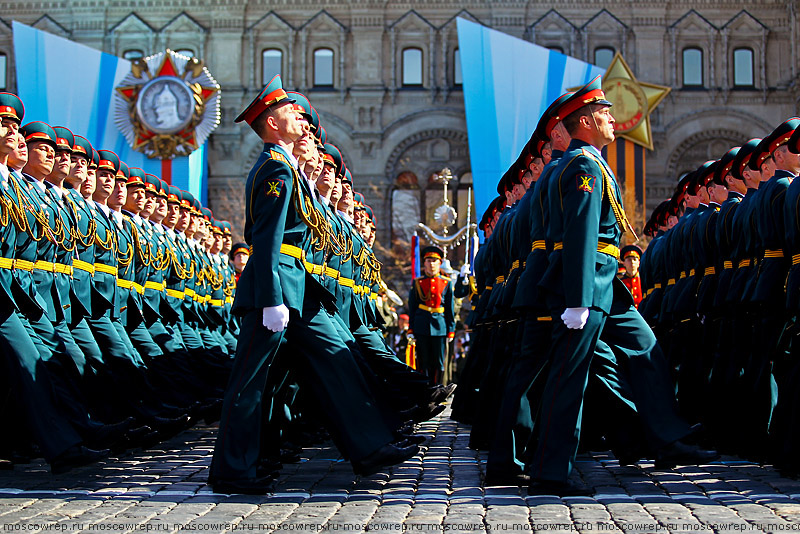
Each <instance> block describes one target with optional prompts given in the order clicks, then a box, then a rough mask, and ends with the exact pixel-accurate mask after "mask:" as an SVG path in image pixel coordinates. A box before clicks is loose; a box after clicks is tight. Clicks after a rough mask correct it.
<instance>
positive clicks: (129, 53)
mask: <svg viewBox="0 0 800 534" xmlns="http://www.w3.org/2000/svg"><path fill="white" fill-rule="evenodd" d="M122 57H124V58H125V59H127V60H130V61H133V60H134V59H139V58H140V57H144V52H143V51H141V50H138V49H136V48H132V49H130V50H125V51H124V52H123V53H122Z"/></svg>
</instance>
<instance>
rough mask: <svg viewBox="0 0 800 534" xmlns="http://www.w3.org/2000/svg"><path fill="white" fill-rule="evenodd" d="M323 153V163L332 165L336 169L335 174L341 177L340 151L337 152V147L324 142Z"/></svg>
mask: <svg viewBox="0 0 800 534" xmlns="http://www.w3.org/2000/svg"><path fill="white" fill-rule="evenodd" d="M324 146H325V155H324V156H323V157H322V159H324V160H325V163H328V164H330V165H333V168H334V169H335V170H336V176H337V177H341V175H342V165H343V162H342V153H341V152H339V149H338V148H336V147H335V146H334V145H332V144H330V143H325V145H324Z"/></svg>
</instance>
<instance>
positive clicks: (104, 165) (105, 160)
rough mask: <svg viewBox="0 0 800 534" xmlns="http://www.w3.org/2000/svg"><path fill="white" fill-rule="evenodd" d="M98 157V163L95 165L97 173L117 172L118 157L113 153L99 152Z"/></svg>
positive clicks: (108, 151)
mask: <svg viewBox="0 0 800 534" xmlns="http://www.w3.org/2000/svg"><path fill="white" fill-rule="evenodd" d="M98 155H99V156H100V161H99V162H98V163H97V170H98V171H103V170H106V171H111V172H113V173H114V174H116V173H117V171H119V166H120V163H121V162H120V160H119V156H117V155H116V154H115V153H113V152H111V151H110V150H99V151H98Z"/></svg>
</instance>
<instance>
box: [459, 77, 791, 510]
mask: <svg viewBox="0 0 800 534" xmlns="http://www.w3.org/2000/svg"><path fill="white" fill-rule="evenodd" d="M610 108H611V103H610V102H609V101H607V100H606V99H605V95H604V93H603V91H602V89H601V84H600V77H597V78H595V79H594V80H592V81H591V82H590V83H588V84H587V85H586V86H584V87H582V88H580V89H579V90H577V91H575V92H569V93H566V94H564V95H562V96H561V97H559V98H558V99H556V100H555V101H554V102H553V103H552V104H551V105H550V106H549V108H548V109H547V110H546V111H545V113H544V114H543V115H542V117H541V118H540V120H539V123H538V125H537V127H536V129H535V131H534V133H533V135H532V136H531V139H530V141H529V142H528V143H527V145H526V146H525V148H524V150H523V152H522V153H521V154H520V156H519V158H518V159H517V161H516V162H515V163H514V164H512V166H511V168H510V169H509V170H508V171H507V172H506V173H505V174H504V175H503V176H502V178H501V180H500V182H499V183H498V186H497V191H498V194H499V196H498V197H497V198H496V199H495V200H494V201H493V202H492V203H491V204H490V206H489V208H488V209H487V211H486V212H485V213H484V214H483V216H482V218H481V219H480V223H479V228H480V229H481V230H482V231H483V232H484V235H485V237H486V241H485V244H484V246H482V247H481V248H480V249H479V250H478V252H477V254H476V257H475V260H474V264H475V265H474V275H470V274H469V271H470V267H469V266H465V268H464V269H462V272H461V276H460V280H459V281H457V282H456V284H455V291H456V297H468V298H469V299H470V301H471V305H472V311H471V313H470V315H469V317H468V319H467V323H468V324H469V326H470V327H471V329H472V340H471V347H470V353H469V356H468V358H467V362H466V364H465V367H464V370H463V372H462V374H461V376H460V386H459V391H458V393H457V394H456V396H455V399H454V400H453V414H452V417H453V418H454V419H456V420H458V421H460V422H464V423H469V424H471V425H472V429H471V433H470V447H472V448H476V449H482V450H488V451H489V456H488V462H487V470H486V480H485V482H486V484H487V485H522V484H525V485H528V491H529V493H530V494H548V495H562V496H564V495H585V494H591V493H592V489H591V488H589V487H587V486H585V485H583V484H582V483H580V482H579V481H577V480H576V478H575V477H574V476H571V475H572V471H573V467H574V463H575V458H576V454H577V452H578V450H579V446H581V445H582V446H583V447H585V448H587V449H589V450H591V449H590V448H591V447H592V445H600V446H601V450H607V449H608V448H611V449H612V451H613V452H614V453H615V455H616V456H617V458H618V459H619V461H620V463H621V464H632V463H635V462H637V461H638V460H640V459H641V458H645V457H648V458H653V457H654V458H655V461H656V466H657V467H672V466H675V465H679V464H695V463H703V462H708V461H712V460H714V459H716V458H717V457H718V454H717V452H716V451H715V450H711V449H708V448H706V445H705V442H704V441H703V440H704V438H707V436H708V434H707V433H705V432H704V431H703V430H704V429H703V427H701V426H692V423H696V422H697V421H696V420H695V419H696V417H695V414H696V411H697V408H698V404H697V403H695V404H693V405H692V409H687V410H684V411H682V412H681V411H679V405H678V403H677V402H676V398H675V389H674V386H673V374H672V371H673V369H672V366H671V365H670V364H671V360H669V359H668V356H667V355H665V353H664V351H663V350H662V345H661V344H660V343H659V342H658V340H657V338H656V335H654V333H653V330H652V329H651V328H650V326H649V325H648V323H647V322H646V321H645V319H644V318H643V317H642V314H640V313H639V311H637V307H636V304H637V302H636V300H635V299H634V297H633V296H632V294H631V291H629V288H630V289H633V290H634V291H635V292H637V291H636V288H637V284H640V285H641V289H644V290H645V291H646V282H644V280H645V277H644V276H642V279H641V280H639V279H638V272H636V271H637V270H638V269H637V268H638V258H639V256H640V255H641V253H640V249H638V248H631V247H626V248H625V249H624V252H625V254H624V256H625V262H626V264H630V274H629V275H626V276H624V277H623V278H631V280H628V281H623V280H622V279H620V278H618V277H617V272H618V268H619V262H620V259H621V258H620V241H621V238H622V235H623V234H624V233H626V232H631V234H633V229H632V227H631V225H630V223H629V221H628V219H627V216H626V214H625V210H624V209H623V205H622V200H621V198H622V196H621V193H620V190H619V187H618V185H617V182H616V179H615V177H614V175H613V172H612V171H611V169H610V167H609V166H608V164H607V163H606V162H605V160H604V159H603V157H602V155H601V152H600V151H601V149H602V148H603V147H604V146H606V145H608V144H609V143H611V142H612V141H614V118H613V116H612V115H611V112H610ZM704 185H705V183H704ZM771 213H774V210H773V211H772V212H771ZM704 235H705V234H698V236H704ZM781 235H783V234H782V233H781ZM636 239H637V238H636V236H635V235H633V237H632V240H636ZM683 244H685V245H686V246H687V247H688V241H685V242H683ZM687 250H688V249H680V250H676V251H675V254H676V255H675V256H674V259H675V261H678V262H682V261H684V260H686V259H687V256H689V255H688V253H687ZM648 253H649V250H648V252H646V253H645V258H646V257H647V256H648ZM642 263H643V269H645V270H646V269H647V268H648V267H649V264H648V263H647V262H646V260H644V259H643V262H642ZM626 272H627V270H626ZM698 272H703V271H698ZM694 274H695V271H692V275H694ZM684 275H685V273H684ZM684 277H685V276H682V277H681V278H684ZM676 287H677V286H676ZM638 292H640V291H638ZM646 303H647V299H646V300H645V301H643V302H642V303H641V306H645V307H646V306H647V305H646ZM679 319H683V317H680V318H679ZM682 324H683V323H680V322H678V324H673V325H671V326H673V327H678V325H682ZM698 324H701V323H700V322H698ZM671 336H672V334H671V333H668V334H666V337H667V338H670V347H672V346H674V345H675V346H676V350H685V349H687V348H691V347H692V345H693V343H696V340H697V339H699V338H698V337H695V336H692V335H691V334H687V336H686V337H684V338H682V340H681V341H677V340H675V338H674V337H671ZM662 341H663V340H662ZM668 355H669V357H671V356H672V353H671V352H668ZM693 356H694V354H693ZM696 376H697V375H695V377H696ZM701 391H702V392H703V393H706V391H705V390H701ZM682 392H683V390H680V389H679V396H680V398H681V400H682V401H683V400H684V399H683V395H682ZM601 440H602V441H601Z"/></svg>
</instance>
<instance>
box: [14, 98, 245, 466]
mask: <svg viewBox="0 0 800 534" xmlns="http://www.w3.org/2000/svg"><path fill="white" fill-rule="evenodd" d="M0 119H2V125H1V126H0V250H1V252H0V344H2V351H1V352H2V357H1V362H0V363H1V364H2V366H3V373H2V379H0V381H2V386H0V387H1V388H2V391H3V395H2V397H3V399H4V401H3V406H2V413H3V418H4V419H5V421H4V428H5V429H6V431H5V432H4V435H3V442H2V444H0V458H3V459H4V461H3V462H2V466H3V467H5V468H9V467H12V466H13V463H21V462H26V461H28V460H29V459H31V458H34V457H40V456H43V457H44V458H45V460H46V461H47V462H48V463H49V464H50V467H51V470H52V472H53V473H60V472H64V471H66V470H68V469H71V468H73V467H76V466H78V465H84V464H87V463H90V462H92V461H95V460H98V459H101V458H103V457H105V456H107V455H108V454H110V453H111V452H112V451H114V452H119V451H124V450H126V449H128V448H132V447H138V446H150V445H154V444H156V443H158V442H159V441H161V440H163V439H165V438H168V437H170V436H172V435H174V434H176V433H178V432H180V431H181V430H183V429H184V428H186V427H188V426H189V425H191V424H192V422H194V421H197V420H200V419H206V420H209V421H212V420H215V419H216V418H217V417H218V414H219V410H220V407H221V397H222V393H223V390H224V387H225V381H226V379H227V376H228V374H229V368H230V356H231V354H232V353H233V351H235V347H236V334H237V329H238V325H237V321H236V320H235V319H234V318H233V316H232V314H231V311H230V310H231V304H232V302H233V295H234V289H235V273H234V270H233V268H232V267H231V266H230V265H229V262H228V253H229V252H230V250H231V226H230V224H229V223H227V222H223V221H217V220H215V219H214V218H213V215H212V213H211V211H210V210H208V209H207V208H204V207H202V206H201V205H200V202H199V201H198V200H197V199H195V198H194V197H193V196H192V195H191V194H190V193H188V192H186V191H181V190H179V189H178V188H176V187H174V186H171V185H168V184H167V183H166V182H165V181H163V180H160V179H159V178H158V177H156V176H154V175H151V174H146V173H144V172H143V171H142V170H141V169H138V168H129V167H128V166H127V165H126V164H125V163H124V162H122V161H120V159H119V157H118V156H117V155H116V154H115V153H114V152H112V151H110V150H95V148H94V147H93V146H92V144H91V143H90V141H89V140H87V139H86V138H84V137H81V136H79V135H73V133H72V132H71V131H70V130H69V129H68V128H66V127H60V126H54V127H51V126H50V125H48V124H45V123H44V122H40V121H32V122H25V117H24V107H23V103H22V101H21V100H20V99H19V97H18V96H16V95H14V94H11V93H0Z"/></svg>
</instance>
